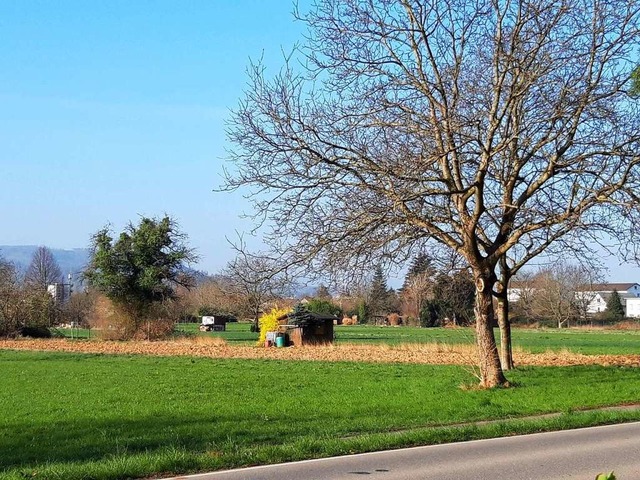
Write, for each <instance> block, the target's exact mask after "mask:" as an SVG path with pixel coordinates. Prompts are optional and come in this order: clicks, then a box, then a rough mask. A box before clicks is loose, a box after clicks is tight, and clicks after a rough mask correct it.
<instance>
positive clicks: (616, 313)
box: [607, 290, 624, 321]
mask: <svg viewBox="0 0 640 480" xmlns="http://www.w3.org/2000/svg"><path fill="white" fill-rule="evenodd" d="M607 317H608V318H609V320H612V321H617V320H622V319H623V318H624V306H623V305H622V299H621V298H620V294H619V293H618V291H617V290H614V291H613V292H612V293H611V296H610V297H609V300H607Z"/></svg>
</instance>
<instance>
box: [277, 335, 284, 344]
mask: <svg viewBox="0 0 640 480" xmlns="http://www.w3.org/2000/svg"><path fill="white" fill-rule="evenodd" d="M276 347H284V336H280V337H276Z"/></svg>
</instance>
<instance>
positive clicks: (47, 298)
mask: <svg viewBox="0 0 640 480" xmlns="http://www.w3.org/2000/svg"><path fill="white" fill-rule="evenodd" d="M61 283H63V277H62V273H61V271H60V267H59V266H58V264H57V262H56V261H55V259H54V258H53V255H52V254H51V251H50V250H49V249H48V248H46V247H39V248H38V249H37V250H36V252H35V253H34V255H33V257H32V259H31V262H30V263H29V266H28V268H27V270H26V272H25V273H24V275H22V274H21V273H20V272H19V271H18V269H17V268H16V267H15V265H13V264H11V263H9V262H7V261H6V260H4V259H3V258H2V257H0V337H1V336H15V335H21V334H30V335H47V334H48V328H49V327H50V326H52V325H54V324H55V323H57V322H59V321H60V320H61V318H62V317H63V310H62V309H61V308H60V307H61V306H60V305H57V304H56V302H55V299H54V298H53V297H52V296H51V295H50V293H49V292H48V287H49V285H52V284H61Z"/></svg>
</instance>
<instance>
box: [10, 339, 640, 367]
mask: <svg viewBox="0 0 640 480" xmlns="http://www.w3.org/2000/svg"><path fill="white" fill-rule="evenodd" d="M0 349H10V350H39V351H62V352H76V353H101V354H118V355H123V354H125V355H126V354H133V355H158V356H178V355H179V356H194V357H209V358H241V359H242V358H244V359H272V360H309V361H314V360H315V361H329V362H341V361H347V362H377V363H416V364H433V365H474V364H475V363H476V355H475V349H474V347H473V346H471V345H444V344H404V345H393V346H390V345H345V344H341V345H334V346H309V347H301V348H300V347H297V348H295V347H288V348H275V347H271V348H263V347H253V346H230V345H228V344H226V343H225V342H224V341H223V340H219V339H215V338H205V339H203V338H202V337H195V338H192V339H184V340H173V341H157V342H145V341H129V342H117V341H98V340H92V341H87V340H65V339H54V340H49V339H47V340H44V339H39V340H32V339H20V340H0ZM514 360H515V363H516V365H521V366H524V365H536V366H569V365H605V366H614V365H616V366H634V367H638V366H640V355H582V354H578V353H571V352H568V351H562V352H546V353H539V354H538V353H537V354H532V353H528V352H524V351H521V350H520V351H516V352H514Z"/></svg>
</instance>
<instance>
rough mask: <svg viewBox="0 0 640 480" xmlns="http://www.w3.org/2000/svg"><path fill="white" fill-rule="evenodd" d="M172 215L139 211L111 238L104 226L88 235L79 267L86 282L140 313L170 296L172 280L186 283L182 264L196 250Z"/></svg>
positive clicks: (187, 261)
mask: <svg viewBox="0 0 640 480" xmlns="http://www.w3.org/2000/svg"><path fill="white" fill-rule="evenodd" d="M185 242H186V235H185V234H184V233H182V232H180V230H179V229H178V226H177V224H176V223H175V221H174V220H172V219H171V218H169V217H168V216H165V217H163V218H161V219H156V218H147V217H142V218H141V220H140V223H139V224H138V225H134V224H132V223H129V225H128V226H127V227H126V229H125V230H124V231H123V232H122V233H120V235H119V236H118V237H117V239H114V237H113V236H112V233H111V231H110V229H109V227H105V228H103V229H101V230H100V231H98V232H97V233H96V234H95V235H94V236H93V239H92V257H91V261H90V263H89V266H88V268H87V270H86V271H85V273H84V276H85V278H86V279H87V280H88V282H89V284H90V285H91V286H92V287H94V288H95V289H97V290H99V291H101V292H102V293H104V294H105V295H106V296H107V297H109V298H110V299H111V300H113V301H115V302H118V303H120V304H127V305H129V306H131V307H132V308H134V309H135V310H137V311H138V313H141V312H143V311H144V309H145V308H146V307H148V306H149V305H151V304H152V303H154V302H162V301H164V300H168V299H171V298H173V297H174V293H175V287H176V286H177V285H182V286H189V285H191V279H190V276H189V274H188V272H187V270H186V266H187V265H188V264H189V263H190V262H193V261H195V259H196V256H195V254H194V252H193V250H192V249H190V248H189V247H188V246H187V245H186V243H185Z"/></svg>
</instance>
